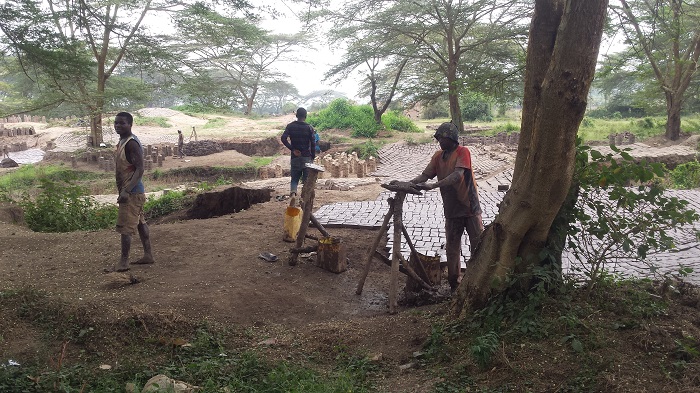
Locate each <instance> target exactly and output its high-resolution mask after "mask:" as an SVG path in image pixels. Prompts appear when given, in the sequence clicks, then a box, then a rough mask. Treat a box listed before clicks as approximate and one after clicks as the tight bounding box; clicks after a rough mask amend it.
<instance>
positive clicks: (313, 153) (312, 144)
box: [309, 126, 316, 160]
mask: <svg viewBox="0 0 700 393" xmlns="http://www.w3.org/2000/svg"><path fill="white" fill-rule="evenodd" d="M309 129H311V137H310V138H309V148H310V149H311V159H312V160H313V159H314V158H316V136H315V135H314V134H316V131H314V128H313V127H311V126H309Z"/></svg>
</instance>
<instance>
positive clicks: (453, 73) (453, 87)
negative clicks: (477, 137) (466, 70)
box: [447, 56, 464, 134]
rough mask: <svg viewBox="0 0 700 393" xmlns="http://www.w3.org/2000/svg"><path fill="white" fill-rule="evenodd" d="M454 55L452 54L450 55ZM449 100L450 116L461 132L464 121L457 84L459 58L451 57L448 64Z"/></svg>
mask: <svg viewBox="0 0 700 393" xmlns="http://www.w3.org/2000/svg"><path fill="white" fill-rule="evenodd" d="M450 57H452V56H450ZM447 83H448V88H447V92H448V101H449V103H450V118H452V122H453V123H454V124H455V125H456V126H457V129H458V130H459V133H460V134H461V133H463V132H464V121H463V120H462V109H461V108H460V106H459V91H458V90H459V89H458V86H457V59H451V60H450V64H448V65H447Z"/></svg>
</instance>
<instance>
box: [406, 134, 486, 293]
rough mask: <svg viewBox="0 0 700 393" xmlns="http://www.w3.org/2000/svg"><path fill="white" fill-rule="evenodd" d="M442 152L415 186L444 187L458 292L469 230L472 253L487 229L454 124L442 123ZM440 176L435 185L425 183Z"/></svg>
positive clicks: (450, 276)
mask: <svg viewBox="0 0 700 393" xmlns="http://www.w3.org/2000/svg"><path fill="white" fill-rule="evenodd" d="M434 136H435V139H437V140H438V142H439V143H440V149H441V150H438V151H437V152H435V154H434V155H433V157H432V158H431V159H430V163H429V164H428V166H427V167H426V168H425V170H424V171H423V173H422V174H421V175H419V176H418V177H416V178H415V179H413V180H410V182H411V183H414V184H416V188H418V189H421V190H432V189H434V188H437V187H440V194H441V195H442V203H443V208H444V212H445V234H446V237H447V244H446V246H445V249H446V250H445V252H446V254H447V281H448V282H449V283H450V288H451V289H452V290H453V291H454V290H455V289H456V288H457V286H458V285H459V283H460V282H461V280H462V274H461V258H460V256H461V243H462V233H464V231H465V229H466V231H467V234H468V235H469V244H470V247H471V250H472V252H473V251H474V249H475V248H476V246H477V245H478V244H479V236H480V235H481V232H483V230H484V226H483V223H482V221H481V205H480V204H479V195H478V194H477V188H476V180H474V172H473V171H472V159H471V153H470V152H469V149H467V147H466V146H460V145H459V131H458V130H457V126H456V125H454V124H452V123H442V124H441V125H440V127H438V129H437V131H436V132H435V135H434ZM436 175H437V178H438V181H437V182H435V183H431V184H428V183H425V182H426V181H427V180H428V179H432V178H433V177H435V176H436Z"/></svg>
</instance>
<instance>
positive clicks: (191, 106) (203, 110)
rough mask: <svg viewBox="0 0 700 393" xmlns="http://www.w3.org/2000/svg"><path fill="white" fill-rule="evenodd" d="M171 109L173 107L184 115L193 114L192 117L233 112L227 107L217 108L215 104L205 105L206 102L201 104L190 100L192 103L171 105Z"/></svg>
mask: <svg viewBox="0 0 700 393" xmlns="http://www.w3.org/2000/svg"><path fill="white" fill-rule="evenodd" d="M172 109H174V110H176V111H180V112H182V113H184V114H186V115H190V116H194V117H197V116H199V115H201V114H212V113H216V114H221V115H230V114H232V113H233V112H232V111H231V110H230V109H228V108H218V107H215V106H211V105H206V104H202V103H196V102H192V103H188V104H184V105H177V106H174V107H172Z"/></svg>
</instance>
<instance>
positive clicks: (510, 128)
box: [494, 121, 520, 132]
mask: <svg viewBox="0 0 700 393" xmlns="http://www.w3.org/2000/svg"><path fill="white" fill-rule="evenodd" d="M494 129H495V130H496V131H497V132H501V131H504V132H516V131H520V126H518V125H516V124H513V123H511V122H510V121H509V122H507V123H505V124H499V125H497V126H496V127H494Z"/></svg>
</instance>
